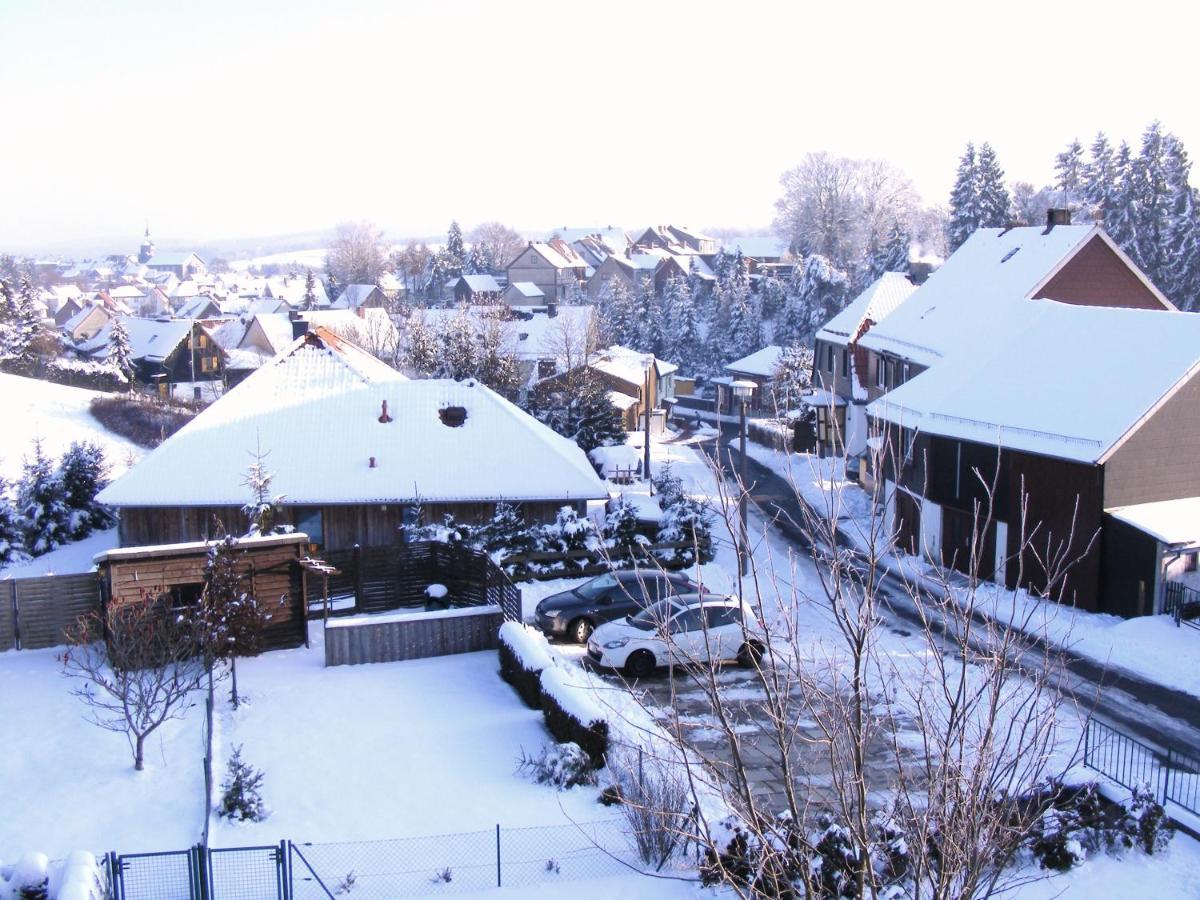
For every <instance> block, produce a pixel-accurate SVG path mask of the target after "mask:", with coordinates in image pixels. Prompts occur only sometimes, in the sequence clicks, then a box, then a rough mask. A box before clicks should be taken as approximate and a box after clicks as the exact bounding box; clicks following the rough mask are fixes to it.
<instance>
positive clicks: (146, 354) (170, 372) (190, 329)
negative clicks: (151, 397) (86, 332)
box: [76, 316, 225, 396]
mask: <svg viewBox="0 0 1200 900" xmlns="http://www.w3.org/2000/svg"><path fill="white" fill-rule="evenodd" d="M119 318H120V321H121V324H122V325H124V327H125V331H126V333H127V334H128V335H129V349H130V355H131V358H132V360H133V365H134V379H135V380H136V381H137V382H138V383H140V384H143V385H147V386H152V387H155V389H156V390H157V391H158V392H159V393H160V394H161V395H162V396H169V395H170V393H171V389H172V387H173V386H174V385H176V384H182V383H194V382H198V381H219V380H221V376H222V369H223V363H224V355H225V354H224V351H222V349H221V347H220V346H219V345H218V344H217V343H216V342H215V341H214V340H213V339H212V335H211V334H210V333H209V332H208V330H207V329H206V328H205V327H204V326H203V325H201V324H200V323H199V322H196V321H194V320H192V319H166V318H163V319H140V318H137V317H135V316H120V317H119ZM111 330H112V322H111V321H110V322H108V323H106V324H105V325H104V326H103V327H102V328H101V329H100V330H99V331H98V332H97V333H96V334H95V335H93V336H92V337H91V338H89V339H86V340H84V341H83V342H82V343H80V344H78V345H77V346H76V349H77V350H78V351H79V352H80V353H81V354H83V355H84V356H88V357H90V358H92V359H94V360H97V361H104V360H107V359H108V356H109V351H110V350H111V344H110V340H109V334H110V332H111Z"/></svg>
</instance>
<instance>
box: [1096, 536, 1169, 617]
mask: <svg viewBox="0 0 1200 900" xmlns="http://www.w3.org/2000/svg"><path fill="white" fill-rule="evenodd" d="M1100 550H1101V557H1102V558H1103V560H1104V563H1103V579H1102V580H1101V598H1100V599H1101V603H1100V609H1101V610H1102V611H1103V612H1106V613H1113V614H1115V615H1118V616H1144V615H1149V614H1150V613H1153V612H1154V600H1155V598H1154V591H1155V583H1156V581H1157V578H1156V576H1157V574H1158V573H1157V569H1158V541H1156V540H1155V539H1154V538H1152V537H1150V536H1149V535H1148V534H1144V533H1143V532H1141V531H1138V530H1137V529H1136V528H1134V527H1133V526H1132V525H1129V524H1127V523H1125V522H1122V521H1121V520H1120V519H1114V518H1113V517H1112V516H1107V515H1106V516H1105V517H1104V531H1103V533H1102V537H1101V548H1100Z"/></svg>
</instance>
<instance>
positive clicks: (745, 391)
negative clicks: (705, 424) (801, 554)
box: [729, 379, 758, 575]
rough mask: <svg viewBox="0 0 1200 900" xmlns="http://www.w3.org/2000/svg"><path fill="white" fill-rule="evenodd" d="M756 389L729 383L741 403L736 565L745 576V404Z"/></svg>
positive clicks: (747, 564)
mask: <svg viewBox="0 0 1200 900" xmlns="http://www.w3.org/2000/svg"><path fill="white" fill-rule="evenodd" d="M756 387H758V385H756V384H755V383H754V382H753V381H745V380H740V379H739V380H738V381H733V382H730V384H729V388H730V390H732V391H733V396H735V397H736V398H737V399H738V400H740V401H741V410H742V430H741V446H740V450H741V455H742V462H741V467H740V468H741V471H740V472H739V473H738V481H739V482H740V484H739V488H740V490H739V492H738V518H739V519H740V520H741V528H742V533H741V546H740V547H739V548H738V563H739V566H740V571H741V573H742V574H743V575H745V574H746V573H747V572H748V571H749V568H750V540H749V538H748V536H747V532H746V402H747V401H748V400H749V399H750V395H751V394H753V393H754V389H755V388H756Z"/></svg>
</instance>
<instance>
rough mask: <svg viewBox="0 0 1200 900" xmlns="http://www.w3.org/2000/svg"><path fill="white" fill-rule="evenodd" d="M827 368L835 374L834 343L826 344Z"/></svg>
mask: <svg viewBox="0 0 1200 900" xmlns="http://www.w3.org/2000/svg"><path fill="white" fill-rule="evenodd" d="M825 368H826V369H828V370H829V373H830V374H833V344H826V345H825Z"/></svg>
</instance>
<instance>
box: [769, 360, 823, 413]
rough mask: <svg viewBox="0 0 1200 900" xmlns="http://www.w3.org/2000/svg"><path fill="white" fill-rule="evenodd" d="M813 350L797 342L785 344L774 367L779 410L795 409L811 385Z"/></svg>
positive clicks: (774, 381) (776, 400)
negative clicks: (789, 344)
mask: <svg viewBox="0 0 1200 900" xmlns="http://www.w3.org/2000/svg"><path fill="white" fill-rule="evenodd" d="M812 373H813V352H812V349H811V348H809V347H805V346H802V345H799V344H793V345H791V346H785V347H784V348H783V352H782V353H781V354H779V362H778V364H777V365H776V367H775V377H774V378H773V379H772V382H773V384H774V385H775V402H776V404H777V405H778V406H779V409H780V410H790V409H795V408H796V407H797V406H798V405H799V403H800V398H801V397H802V396H804V394H806V393H807V392H808V390H809V389H810V388H811V387H812Z"/></svg>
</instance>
